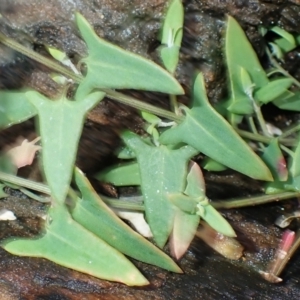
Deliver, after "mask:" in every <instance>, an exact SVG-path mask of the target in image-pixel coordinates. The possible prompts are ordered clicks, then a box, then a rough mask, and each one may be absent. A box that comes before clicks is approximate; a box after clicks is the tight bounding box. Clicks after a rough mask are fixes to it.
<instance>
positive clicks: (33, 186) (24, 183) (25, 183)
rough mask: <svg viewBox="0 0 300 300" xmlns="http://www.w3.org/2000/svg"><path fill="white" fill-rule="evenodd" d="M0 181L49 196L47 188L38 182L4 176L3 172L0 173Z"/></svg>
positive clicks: (8, 175)
mask: <svg viewBox="0 0 300 300" xmlns="http://www.w3.org/2000/svg"><path fill="white" fill-rule="evenodd" d="M0 180H1V181H4V182H8V183H12V184H16V185H18V186H21V187H25V188H28V189H30V190H34V191H37V192H40V193H44V194H46V195H50V189H49V187H48V186H46V185H44V184H42V183H39V182H34V181H31V180H28V179H24V178H21V177H17V176H14V175H10V174H6V173H3V172H0Z"/></svg>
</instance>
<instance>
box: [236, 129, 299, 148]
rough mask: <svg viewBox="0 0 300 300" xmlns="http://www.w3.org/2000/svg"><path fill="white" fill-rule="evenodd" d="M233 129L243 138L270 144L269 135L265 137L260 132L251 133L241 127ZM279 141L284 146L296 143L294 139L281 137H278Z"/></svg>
mask: <svg viewBox="0 0 300 300" xmlns="http://www.w3.org/2000/svg"><path fill="white" fill-rule="evenodd" d="M234 129H235V131H236V132H237V133H238V134H239V135H240V136H241V137H244V138H246V139H249V140H252V141H256V142H262V143H265V144H270V143H271V141H272V139H273V138H271V137H267V136H264V135H261V134H256V133H251V132H249V131H245V130H241V129H237V128H234ZM279 141H280V143H282V144H285V145H286V146H295V145H296V141H295V139H282V138H281V137H280V138H279Z"/></svg>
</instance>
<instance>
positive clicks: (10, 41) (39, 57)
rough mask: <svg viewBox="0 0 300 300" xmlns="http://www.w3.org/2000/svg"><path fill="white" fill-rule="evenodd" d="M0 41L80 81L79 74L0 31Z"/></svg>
mask: <svg viewBox="0 0 300 300" xmlns="http://www.w3.org/2000/svg"><path fill="white" fill-rule="evenodd" d="M0 42H1V43H2V44H4V45H6V46H8V47H10V48H12V49H14V50H16V51H18V52H20V53H22V54H24V55H26V56H28V57H30V58H31V59H33V60H35V61H37V62H39V63H41V64H43V65H45V66H47V67H49V68H51V69H53V70H55V71H57V72H58V73H61V74H63V75H65V76H66V77H69V78H71V79H72V80H74V81H75V82H77V83H80V82H81V81H82V78H83V77H82V76H81V75H76V74H75V73H73V72H72V71H70V70H68V69H67V68H65V67H63V66H62V65H60V64H59V63H57V62H55V61H53V60H52V59H49V58H47V57H44V56H43V55H41V54H39V53H36V52H34V51H32V50H31V49H29V48H26V47H24V46H23V45H21V44H19V43H18V42H16V41H14V40H13V39H10V38H8V37H6V36H5V35H4V34H2V33H0Z"/></svg>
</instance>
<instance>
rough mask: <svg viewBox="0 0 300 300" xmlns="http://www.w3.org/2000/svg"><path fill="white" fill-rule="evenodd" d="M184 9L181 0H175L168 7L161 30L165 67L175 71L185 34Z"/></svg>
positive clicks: (161, 48) (161, 52)
mask: <svg viewBox="0 0 300 300" xmlns="http://www.w3.org/2000/svg"><path fill="white" fill-rule="evenodd" d="M183 21H184V9H183V5H182V3H181V1H180V0H173V1H172V2H171V4H170V6H169V8H168V11H167V14H166V17H165V20H164V24H163V27H162V30H161V33H160V35H161V37H160V40H161V43H162V46H161V47H160V48H159V50H160V56H161V59H162V62H163V64H164V66H165V68H166V69H167V70H168V71H169V72H170V73H174V72H175V70H176V67H177V64H178V60H179V50H180V46H181V40H182V35H183Z"/></svg>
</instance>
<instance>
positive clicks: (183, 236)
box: [170, 209, 200, 259]
mask: <svg viewBox="0 0 300 300" xmlns="http://www.w3.org/2000/svg"><path fill="white" fill-rule="evenodd" d="M199 221H200V217H199V216H198V215H190V214H187V213H184V212H183V211H181V210H179V209H177V210H176V214H175V217H174V226H173V231H172V235H171V238H170V249H171V253H172V255H173V256H174V257H176V259H180V258H181V256H182V255H183V254H184V253H185V252H186V250H187V249H188V247H189V245H190V244H191V242H192V240H193V238H194V236H195V233H196V231H197V227H198V225H199Z"/></svg>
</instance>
